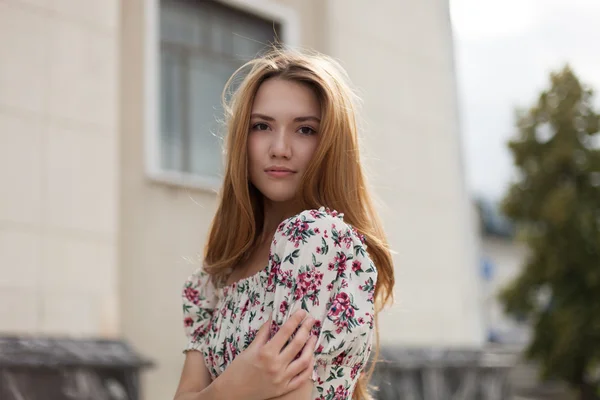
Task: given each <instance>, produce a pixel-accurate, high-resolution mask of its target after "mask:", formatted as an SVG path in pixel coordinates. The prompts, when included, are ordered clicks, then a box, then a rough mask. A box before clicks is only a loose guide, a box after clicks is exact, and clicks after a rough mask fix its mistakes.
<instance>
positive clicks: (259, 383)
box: [215, 310, 317, 400]
mask: <svg viewBox="0 0 600 400" xmlns="http://www.w3.org/2000/svg"><path fill="white" fill-rule="evenodd" d="M306 316H307V313H306V311H304V310H299V311H296V312H295V313H294V314H293V315H292V316H291V317H290V319H289V320H288V321H287V322H286V323H285V324H283V325H282V326H281V328H280V329H279V332H277V334H276V335H275V336H274V337H273V338H272V339H271V340H270V341H269V332H270V325H271V320H270V319H269V320H268V321H267V322H266V323H265V324H263V326H262V327H261V328H260V330H259V331H258V333H257V335H256V338H255V339H254V341H253V342H252V343H251V344H250V346H248V348H246V350H244V351H243V352H241V353H240V354H239V355H238V356H237V357H236V358H235V359H234V360H233V362H232V363H231V364H230V365H229V366H228V367H227V369H226V370H225V371H224V372H223V374H222V375H221V376H220V377H219V378H217V380H216V381H218V380H221V382H219V383H220V385H219V387H220V388H221V389H223V390H224V391H225V392H224V393H226V395H227V396H226V397H227V398H228V399H244V400H246V399H247V400H265V399H270V398H272V397H278V396H282V395H284V394H286V393H289V392H291V391H293V390H296V389H298V388H299V387H301V386H302V385H303V384H304V383H306V381H307V380H308V379H309V378H310V376H311V374H312V370H313V363H314V359H313V352H314V348H315V344H316V341H317V337H316V336H312V337H310V339H309V336H310V330H311V328H312V326H313V324H314V323H315V321H316V320H315V319H314V318H312V317H308V318H306V319H305V317H306ZM303 320H304V322H303ZM300 324H302V326H301V327H300V328H299V329H298V332H297V333H296V335H295V336H294V339H292V340H291V341H290V342H289V343H288V344H287V345H286V343H287V342H288V340H289V339H290V337H291V336H292V334H293V333H294V332H295V331H296V329H297V328H298V325H300ZM307 340H308V342H307ZM284 346H285V348H284ZM300 352H301V354H300V355H299V357H298V358H297V359H295V360H294V358H296V356H297V355H298V353H300ZM216 381H215V383H216Z"/></svg>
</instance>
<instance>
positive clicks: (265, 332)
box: [248, 317, 272, 348]
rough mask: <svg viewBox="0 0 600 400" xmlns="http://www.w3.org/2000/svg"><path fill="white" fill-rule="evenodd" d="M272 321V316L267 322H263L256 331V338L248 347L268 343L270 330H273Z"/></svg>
mask: <svg viewBox="0 0 600 400" xmlns="http://www.w3.org/2000/svg"><path fill="white" fill-rule="evenodd" d="M271 321H272V319H271V317H269V319H268V320H267V322H265V323H264V324H262V326H261V327H260V329H259V330H258V332H257V333H256V336H255V337H254V340H253V341H252V343H250V346H248V348H250V347H254V346H261V345H264V344H266V343H267V342H268V341H269V332H270V331H271Z"/></svg>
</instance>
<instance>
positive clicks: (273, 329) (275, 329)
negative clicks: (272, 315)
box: [270, 321, 280, 339]
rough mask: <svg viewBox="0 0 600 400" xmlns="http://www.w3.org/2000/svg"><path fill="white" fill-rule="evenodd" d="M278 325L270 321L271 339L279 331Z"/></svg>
mask: <svg viewBox="0 0 600 400" xmlns="http://www.w3.org/2000/svg"><path fill="white" fill-rule="evenodd" d="M279 328H280V326H279V325H278V324H277V322H275V321H271V336H270V337H271V339H272V338H273V336H275V335H276V334H277V332H279Z"/></svg>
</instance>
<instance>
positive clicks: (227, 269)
mask: <svg viewBox="0 0 600 400" xmlns="http://www.w3.org/2000/svg"><path fill="white" fill-rule="evenodd" d="M248 69H249V72H247V75H246V76H245V78H244V79H243V80H242V82H241V83H240V85H239V87H238V88H237V90H236V91H235V93H234V94H233V96H232V98H231V101H230V102H229V104H226V117H227V122H228V135H227V143H226V150H227V152H226V154H227V166H226V172H225V177H224V182H223V188H222V192H221V194H220V202H219V206H218V209H217V212H216V215H215V217H214V219H213V222H212V225H211V228H210V234H209V237H208V242H207V244H206V248H205V259H204V267H203V268H201V269H200V270H198V271H196V272H195V273H194V274H193V275H192V276H191V277H190V278H189V279H188V280H187V282H186V283H185V286H184V290H183V311H184V319H185V327H186V332H187V335H188V337H189V344H188V346H187V348H186V350H185V353H186V360H185V364H184V367H183V372H182V375H181V380H180V383H179V387H178V389H177V394H176V395H175V399H176V400H200V399H203V400H204V399H256V400H265V399H273V398H277V399H288V400H292V399H298V400H309V399H310V400H312V399H344V400H345V399H351V398H352V399H367V398H369V397H368V393H367V381H368V377H369V374H365V373H363V370H364V369H365V365H366V363H367V361H368V360H369V356H370V354H371V349H372V344H373V340H374V337H375V338H376V337H377V335H376V334H374V325H376V320H377V313H378V312H379V311H380V310H381V308H382V307H383V305H385V304H386V303H387V302H388V301H389V300H391V298H392V288H393V285H394V274H393V265H392V259H391V256H390V252H389V251H388V248H387V242H386V238H385V235H384V233H383V230H382V227H381V223H380V222H379V218H378V216H377V213H376V212H375V209H374V207H373V204H372V201H371V198H370V196H369V193H368V192H367V189H366V185H365V179H364V177H363V172H362V168H361V163H360V156H359V145H358V137H357V126H356V120H355V108H354V104H353V103H354V98H353V94H352V91H351V90H350V89H349V86H348V84H347V83H346V75H345V72H344V71H343V70H342V69H341V67H339V65H338V64H337V63H335V62H334V61H333V60H331V59H329V58H327V57H324V56H320V55H305V54H300V53H296V52H292V51H288V50H274V51H272V52H271V53H269V54H267V55H265V56H263V57H260V58H258V59H255V60H253V61H251V62H249V63H248V64H247V65H246V66H244V67H242V68H241V69H240V70H239V71H238V73H236V74H234V77H232V79H230V81H229V82H228V85H227V87H230V85H231V82H234V81H235V77H236V76H237V75H238V74H239V72H240V71H248ZM224 93H228V91H227V88H226V90H225V92H224ZM224 97H225V96H224Z"/></svg>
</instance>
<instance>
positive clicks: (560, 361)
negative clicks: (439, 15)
mask: <svg viewBox="0 0 600 400" xmlns="http://www.w3.org/2000/svg"><path fill="white" fill-rule="evenodd" d="M550 78H551V79H550V80H551V85H550V88H549V89H548V90H546V91H544V92H542V93H541V95H540V96H539V99H538V101H537V104H536V105H535V106H534V107H532V108H531V109H530V110H528V111H520V112H517V124H516V125H517V128H518V129H517V134H516V137H515V138H514V139H512V140H511V141H510V142H509V148H510V151H511V153H512V156H513V159H514V163H515V165H516V167H517V168H516V169H517V172H518V174H517V178H516V180H515V181H514V182H513V183H512V185H511V187H510V189H509V190H508V192H507V194H506V197H505V198H504V201H503V204H502V209H503V212H504V213H505V214H506V216H507V217H508V218H509V219H511V220H512V221H513V222H514V223H515V226H516V227H517V231H518V232H519V234H518V235H519V238H521V239H523V240H524V241H525V242H526V243H527V247H528V249H529V252H528V257H527V259H526V263H525V265H524V267H523V270H522V272H521V274H520V275H519V276H518V277H516V278H515V280H514V281H513V282H511V283H510V284H509V285H508V286H507V287H506V288H505V289H504V290H503V291H502V292H501V294H500V300H501V302H502V304H503V305H504V309H505V311H506V312H507V313H508V314H509V315H515V316H525V317H527V319H528V321H530V323H531V326H532V338H531V341H530V343H529V345H528V347H527V349H526V352H525V355H526V357H527V358H529V359H531V360H534V361H536V362H537V363H538V364H539V366H540V369H541V374H542V377H543V378H554V379H560V380H562V381H564V382H566V383H568V384H569V385H571V387H573V388H574V389H575V390H576V391H577V393H578V395H579V398H580V399H585V400H588V399H598V398H600V382H599V377H598V368H599V366H600V363H599V362H600V150H599V148H598V146H597V145H594V143H596V144H597V143H598V141H597V140H596V141H595V140H594V139H599V138H600V137H599V136H600V135H598V130H599V127H600V118H599V114H598V113H596V112H595V111H594V106H593V103H592V100H593V92H592V90H590V89H588V88H586V87H584V86H583V85H582V84H581V83H580V81H579V80H578V78H577V77H576V76H575V74H574V73H573V71H572V70H571V68H570V67H569V66H566V67H565V68H564V69H563V70H561V71H559V72H555V73H552V74H551V76H550ZM595 135H597V136H595Z"/></svg>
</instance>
